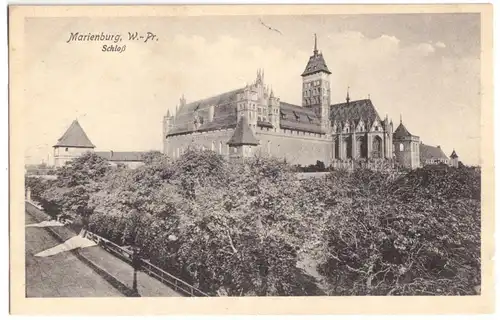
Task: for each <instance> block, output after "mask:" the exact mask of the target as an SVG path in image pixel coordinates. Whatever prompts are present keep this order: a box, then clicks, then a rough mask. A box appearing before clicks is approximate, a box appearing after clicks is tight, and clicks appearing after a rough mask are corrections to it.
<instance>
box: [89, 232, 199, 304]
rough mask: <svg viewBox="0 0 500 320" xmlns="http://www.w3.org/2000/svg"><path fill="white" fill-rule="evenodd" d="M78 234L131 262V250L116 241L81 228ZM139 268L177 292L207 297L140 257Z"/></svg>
mask: <svg viewBox="0 0 500 320" xmlns="http://www.w3.org/2000/svg"><path fill="white" fill-rule="evenodd" d="M80 235H81V236H83V237H85V238H87V239H90V240H92V241H94V242H95V243H97V244H98V245H99V246H100V247H102V248H103V249H104V250H106V251H108V252H110V253H111V254H114V255H115V256H118V257H119V258H121V259H123V260H125V261H127V262H129V263H131V262H132V254H133V252H132V250H129V249H126V248H124V247H121V246H119V245H117V244H116V243H114V242H112V241H110V240H108V239H105V238H103V237H101V236H98V235H96V234H95V233H92V232H90V231H87V230H82V231H81V233H80ZM141 269H142V270H143V271H144V272H145V273H146V274H148V275H149V276H151V277H153V278H155V279H157V280H159V281H160V282H161V283H163V284H166V285H169V286H170V287H172V289H174V290H175V291H177V292H179V291H180V292H182V293H184V294H186V295H187V296H190V297H208V294H206V293H204V292H203V291H201V290H199V289H198V288H195V287H193V286H192V285H190V284H189V283H187V282H185V281H183V280H181V279H179V278H177V277H175V276H173V275H171V274H170V273H168V272H166V271H164V270H162V269H160V268H158V267H157V266H155V265H153V264H152V263H150V262H149V261H148V260H146V259H141Z"/></svg>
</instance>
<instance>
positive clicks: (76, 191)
mask: <svg viewBox="0 0 500 320" xmlns="http://www.w3.org/2000/svg"><path fill="white" fill-rule="evenodd" d="M110 169H111V167H110V165H109V163H108V162H107V161H106V160H105V159H104V158H102V157H100V156H98V155H96V154H95V153H91V152H88V153H85V154H83V155H82V156H80V157H78V158H76V159H74V160H72V161H70V162H68V163H67V164H66V165H64V166H63V167H61V168H59V169H58V170H57V179H56V180H55V181H54V183H53V184H52V185H51V187H50V188H48V189H46V190H45V192H43V195H42V197H43V198H44V200H45V204H46V205H47V207H45V209H47V210H57V211H59V212H58V213H66V214H73V215H77V216H82V217H88V215H90V213H91V212H92V208H91V207H89V206H88V202H89V199H90V196H91V195H92V194H94V193H96V192H97V191H98V187H99V184H98V182H99V181H100V180H101V179H102V178H103V177H104V176H105V175H106V173H107V172H109V171H110Z"/></svg>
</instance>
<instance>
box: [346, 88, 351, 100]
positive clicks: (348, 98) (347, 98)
mask: <svg viewBox="0 0 500 320" xmlns="http://www.w3.org/2000/svg"><path fill="white" fill-rule="evenodd" d="M345 101H346V102H347V103H349V101H351V98H350V97H349V87H347V96H346V97H345Z"/></svg>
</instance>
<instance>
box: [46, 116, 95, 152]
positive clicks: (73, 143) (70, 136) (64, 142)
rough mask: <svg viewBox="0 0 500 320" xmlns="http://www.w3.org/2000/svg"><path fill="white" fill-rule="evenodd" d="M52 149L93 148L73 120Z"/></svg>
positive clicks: (79, 126)
mask: <svg viewBox="0 0 500 320" xmlns="http://www.w3.org/2000/svg"><path fill="white" fill-rule="evenodd" d="M54 147H74V148H95V146H94V145H93V144H92V142H90V139H89V137H87V134H86V133H85V131H83V128H82V126H81V125H80V123H78V120H74V121H73V122H72V123H71V126H69V128H68V130H66V132H65V133H64V134H63V136H62V137H61V138H59V140H57V143H56V144H55V145H54Z"/></svg>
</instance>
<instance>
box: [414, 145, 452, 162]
mask: <svg viewBox="0 0 500 320" xmlns="http://www.w3.org/2000/svg"><path fill="white" fill-rule="evenodd" d="M431 159H448V157H447V156H446V154H444V152H443V150H441V147H439V146H437V147H434V146H429V145H426V144H423V143H421V144H420V160H421V161H425V160H431Z"/></svg>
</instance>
